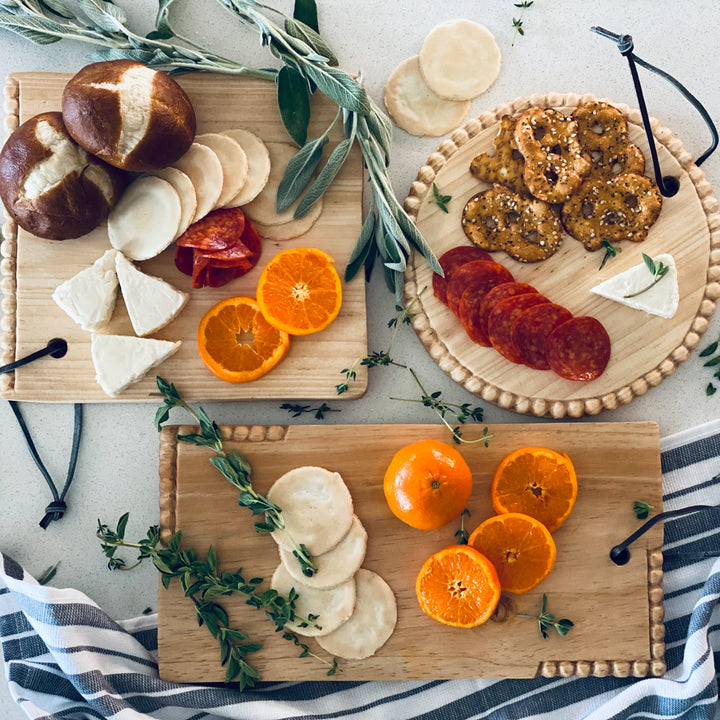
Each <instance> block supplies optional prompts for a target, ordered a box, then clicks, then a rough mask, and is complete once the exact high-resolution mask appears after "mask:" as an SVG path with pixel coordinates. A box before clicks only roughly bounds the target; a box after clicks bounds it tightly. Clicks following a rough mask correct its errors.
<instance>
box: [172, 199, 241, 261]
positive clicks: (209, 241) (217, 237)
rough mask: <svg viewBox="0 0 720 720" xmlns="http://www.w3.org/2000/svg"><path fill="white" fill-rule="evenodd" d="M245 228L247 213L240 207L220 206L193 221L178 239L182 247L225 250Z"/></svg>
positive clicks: (211, 250)
mask: <svg viewBox="0 0 720 720" xmlns="http://www.w3.org/2000/svg"><path fill="white" fill-rule="evenodd" d="M244 229H245V213H243V211H242V210H241V209H240V208H239V207H238V208H220V209H219V210H213V211H212V212H209V213H208V214H207V215H205V217H203V218H201V219H200V220H198V221H197V222H195V223H193V224H192V225H191V226H190V227H189V228H188V229H187V230H186V231H185V232H184V233H183V234H182V235H181V236H180V237H179V238H178V239H177V244H178V245H180V247H192V248H197V249H198V250H208V251H210V252H213V251H215V250H224V249H225V248H227V247H230V246H231V245H234V244H235V240H236V239H238V238H240V236H241V235H242V234H243V230H244Z"/></svg>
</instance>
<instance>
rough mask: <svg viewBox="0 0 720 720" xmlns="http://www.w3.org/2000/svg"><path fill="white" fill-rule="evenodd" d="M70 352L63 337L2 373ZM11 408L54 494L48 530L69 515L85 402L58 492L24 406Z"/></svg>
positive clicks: (78, 411) (77, 410)
mask: <svg viewBox="0 0 720 720" xmlns="http://www.w3.org/2000/svg"><path fill="white" fill-rule="evenodd" d="M66 352H67V343H66V342H65V340H62V339H61V338H54V339H52V340H51V341H50V342H49V343H48V344H47V347H45V348H43V349H42V350H38V351H36V352H34V353H31V354H30V355H27V356H26V357H24V358H20V360H16V361H15V362H12V363H10V364H8V365H3V366H2V367H0V375H3V374H4V373H8V372H12V371H13V370H15V369H17V368H19V367H22V366H23V365H27V364H28V363H31V362H34V361H35V360H39V359H40V358H43V357H46V356H47V355H50V356H51V357H54V358H60V357H63V355H65V353H66ZM10 407H11V408H12V411H13V414H14V415H15V418H16V419H17V421H18V425H20V429H21V430H22V434H23V437H24V438H25V443H26V444H27V447H28V450H29V451H30V456H31V457H32V459H33V461H34V462H35V465H36V466H37V468H38V470H40V474H41V475H42V476H43V478H45V482H46V483H47V485H48V487H49V488H50V492H51V493H52V496H53V501H52V502H51V503H50V504H49V505H48V506H47V507H46V508H45V515H44V516H43V519H42V520H41V521H40V527H41V528H42V529H43V530H45V529H46V528H47V526H48V525H49V524H50V523H51V522H52V521H53V520H60V518H62V517H63V515H64V514H65V510H67V504H66V503H65V496H66V495H67V493H68V490H70V485H71V484H72V481H73V477H74V476H75V466H76V465H77V459H78V451H79V449H80V436H81V434H82V405H81V404H80V403H75V406H74V407H75V413H74V416H75V420H74V423H73V439H72V449H71V451H70V463H69V465H68V472H67V477H66V478H65V484H64V485H63V489H62V491H61V492H58V489H57V487H56V485H55V483H54V482H53V479H52V477H51V476H50V473H49V472H48V471H47V468H46V467H45V463H43V461H42V459H41V458H40V455H39V453H38V451H37V448H36V447H35V443H34V442H33V439H32V436H31V435H30V430H29V429H28V426H27V423H26V422H25V418H23V416H22V413H21V412H20V406H19V405H18V403H17V402H16V401H15V400H10Z"/></svg>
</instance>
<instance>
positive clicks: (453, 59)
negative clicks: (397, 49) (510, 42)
mask: <svg viewBox="0 0 720 720" xmlns="http://www.w3.org/2000/svg"><path fill="white" fill-rule="evenodd" d="M501 67H502V56H501V55H500V48H499V47H498V44H497V41H496V40H495V36H494V35H493V34H492V33H491V32H490V31H489V30H488V29H487V28H486V27H485V26H484V25H480V24H479V23H475V22H472V21H470V20H448V21H447V22H444V23H441V24H440V25H438V26H437V27H435V28H434V29H433V30H431V31H430V33H429V34H428V36H427V37H426V38H425V41H424V42H423V44H422V48H421V49H420V72H421V73H422V76H423V78H424V79H425V82H426V83H427V85H428V87H429V88H430V89H431V90H433V91H434V92H435V93H437V94H438V95H439V96H440V97H442V98H446V99H448V100H472V99H473V98H476V97H477V96H478V95H481V94H482V93H484V92H485V91H486V90H487V89H488V88H489V87H490V86H491V85H492V84H493V83H494V82H495V80H497V78H498V75H499V74H500V68H501Z"/></svg>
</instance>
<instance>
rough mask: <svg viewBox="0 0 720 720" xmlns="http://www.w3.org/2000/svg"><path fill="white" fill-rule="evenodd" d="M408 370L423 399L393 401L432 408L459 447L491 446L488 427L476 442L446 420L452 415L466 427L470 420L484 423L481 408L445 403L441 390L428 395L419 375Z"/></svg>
mask: <svg viewBox="0 0 720 720" xmlns="http://www.w3.org/2000/svg"><path fill="white" fill-rule="evenodd" d="M408 369H409V370H410V374H411V375H412V376H413V379H414V380H415V382H416V383H417V385H418V387H419V388H420V391H421V393H422V395H421V397H420V398H419V399H417V398H399V397H391V398H390V399H391V400H398V401H400V402H414V403H422V404H423V405H424V406H425V407H429V408H432V409H433V410H434V411H435V413H436V414H437V416H438V417H439V418H440V420H442V422H443V424H444V425H445V427H446V428H447V429H448V430H450V432H451V433H452V437H453V440H454V441H455V442H456V443H457V444H458V445H459V444H460V443H468V444H474V443H479V442H482V443H485V447H488V446H489V443H490V440H491V439H492V435H490V434H489V431H488V429H487V427H484V428H483V433H482V435H481V436H480V437H479V438H475V439H474V440H466V439H465V438H464V437H463V436H462V432H461V430H460V426H459V425H458V426H456V427H452V425H451V424H450V423H449V422H448V421H447V420H446V419H445V416H446V415H451V416H452V417H454V418H455V419H456V420H457V422H459V423H460V424H461V425H464V424H465V423H466V422H467V421H468V420H474V421H475V422H482V419H483V409H482V408H481V407H479V406H478V407H472V406H471V405H470V403H462V404H458V403H450V402H445V401H444V400H443V399H442V392H441V391H440V390H437V391H436V392H434V393H428V391H427V390H426V389H425V388H424V387H423V384H422V383H421V382H420V378H418V376H417V373H416V372H415V371H414V370H413V369H412V368H408Z"/></svg>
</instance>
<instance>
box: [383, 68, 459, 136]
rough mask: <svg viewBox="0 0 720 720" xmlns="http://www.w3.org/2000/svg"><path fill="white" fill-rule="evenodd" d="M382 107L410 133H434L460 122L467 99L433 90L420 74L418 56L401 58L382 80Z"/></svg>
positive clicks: (450, 128) (399, 125) (442, 133)
mask: <svg viewBox="0 0 720 720" xmlns="http://www.w3.org/2000/svg"><path fill="white" fill-rule="evenodd" d="M385 107H386V108H387V111H388V113H390V117H391V118H392V119H393V120H394V121H395V124H396V125H397V126H398V127H400V128H402V129H403V130H405V132H409V133H410V134H411V135H425V136H431V137H437V136H439V135H445V134H447V133H449V132H450V131H452V130H454V129H455V128H456V127H458V125H460V124H461V123H462V122H463V120H465V116H466V115H467V113H468V110H469V109H470V101H469V100H463V101H461V102H455V101H454V100H445V99H443V98H441V97H440V96H439V95H437V94H436V93H434V92H433V91H432V90H431V89H430V88H429V87H428V86H427V85H426V84H425V81H424V80H423V78H422V75H421V74H420V65H419V63H418V56H417V55H413V57H411V58H408V59H407V60H404V61H403V62H401V63H400V64H399V65H398V66H397V67H396V68H395V70H393V72H392V74H391V75H390V77H389V78H388V81H387V83H386V84H385Z"/></svg>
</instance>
